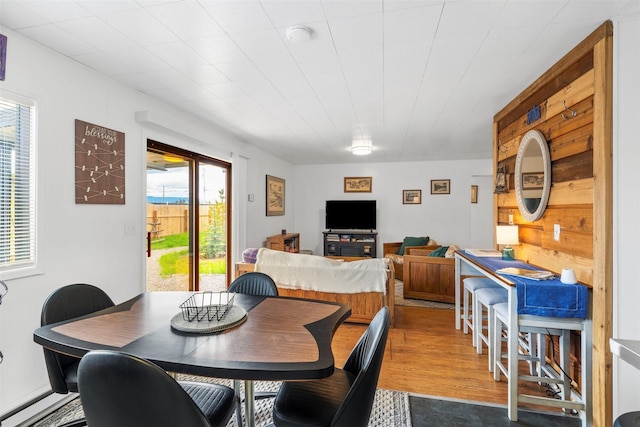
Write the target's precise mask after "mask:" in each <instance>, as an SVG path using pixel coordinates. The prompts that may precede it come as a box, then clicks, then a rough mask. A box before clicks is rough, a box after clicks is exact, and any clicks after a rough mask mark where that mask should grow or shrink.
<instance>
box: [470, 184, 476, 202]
mask: <svg viewBox="0 0 640 427" xmlns="http://www.w3.org/2000/svg"><path fill="white" fill-rule="evenodd" d="M471 203H478V186H477V185H472V186H471Z"/></svg>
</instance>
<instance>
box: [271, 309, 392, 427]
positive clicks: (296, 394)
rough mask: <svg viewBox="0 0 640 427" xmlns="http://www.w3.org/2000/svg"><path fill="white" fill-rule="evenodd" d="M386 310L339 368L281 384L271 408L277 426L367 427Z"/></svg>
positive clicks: (384, 335) (386, 330) (383, 342)
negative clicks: (317, 376) (328, 373)
mask: <svg viewBox="0 0 640 427" xmlns="http://www.w3.org/2000/svg"><path fill="white" fill-rule="evenodd" d="M388 333H389V307H383V308H381V309H380V310H379V311H378V313H377V314H376V315H375V317H374V318H373V320H372V321H371V323H370V324H369V326H368V327H367V329H366V331H365V332H364V333H363V334H362V336H361V337H360V340H359V341H358V343H357V344H356V346H355V347H354V348H353V350H352V351H351V353H350V354H349V357H348V358H347V361H346V362H345V364H344V366H343V368H342V369H338V368H336V369H335V370H334V373H333V374H332V375H331V376H330V377H328V378H323V379H319V380H312V381H295V382H284V383H283V384H282V386H281V387H280V390H279V391H278V395H277V396H276V399H275V402H274V405H273V423H274V424H275V425H276V427H302V426H340V427H359V426H361V427H366V426H367V425H368V423H369V417H370V416H371V408H372V407H373V400H374V398H375V393H376V388H377V386H378V378H379V376H380V368H381V366H382V359H383V357H384V348H385V345H386V342H387V335H388Z"/></svg>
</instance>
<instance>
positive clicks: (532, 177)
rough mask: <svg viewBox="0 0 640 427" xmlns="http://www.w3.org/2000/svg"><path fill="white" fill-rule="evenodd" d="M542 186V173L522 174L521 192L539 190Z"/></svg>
mask: <svg viewBox="0 0 640 427" xmlns="http://www.w3.org/2000/svg"><path fill="white" fill-rule="evenodd" d="M543 186H544V172H527V173H523V174H522V189H523V190H540V189H542V187H543Z"/></svg>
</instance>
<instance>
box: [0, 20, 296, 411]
mask: <svg viewBox="0 0 640 427" xmlns="http://www.w3.org/2000/svg"><path fill="white" fill-rule="evenodd" d="M0 32H1V33H2V34H5V35H7V36H8V53H7V73H6V80H5V81H4V82H0V91H1V92H2V93H6V92H12V93H15V94H19V95H21V96H24V97H28V98H31V99H33V100H34V101H35V102H36V108H37V138H38V147H37V151H38V159H37V162H38V163H37V174H38V189H37V192H38V199H37V210H38V212H37V214H38V224H37V248H38V253H37V257H38V268H39V271H38V272H37V274H35V275H32V276H29V277H17V276H16V275H9V274H7V273H6V272H5V273H2V274H0V278H2V279H3V280H5V281H7V284H8V286H9V288H10V291H9V293H8V295H7V296H6V298H5V299H4V301H3V304H2V306H0V349H1V350H2V352H3V353H4V361H3V362H2V364H0V414H2V413H5V412H7V411H10V410H11V409H13V408H15V407H17V406H19V405H21V404H22V403H24V402H26V401H28V400H29V399H31V398H33V397H36V396H38V395H39V394H40V393H42V392H44V391H46V390H48V389H49V388H50V387H49V383H48V378H47V375H46V370H45V366H44V360H43V357H42V349H41V348H40V346H38V345H36V344H35V343H34V342H33V338H32V337H33V331H34V330H35V329H36V328H37V327H39V326H40V325H39V323H40V309H41V307H42V303H43V301H44V299H45V298H46V297H47V295H49V294H50V293H51V292H52V291H53V290H54V289H55V288H57V287H60V286H62V285H65V284H68V283H74V282H86V283H93V284H96V285H98V286H100V287H102V288H103V289H104V290H105V291H106V292H107V293H108V294H109V295H110V296H111V297H112V298H113V299H114V301H116V302H121V301H124V300H126V299H128V298H130V297H132V296H134V295H136V294H138V293H139V292H140V291H142V290H143V289H144V280H145V277H144V274H145V272H144V268H143V267H144V265H145V262H146V261H145V257H144V249H145V235H146V224H145V209H144V208H145V185H146V182H145V153H146V140H147V138H152V139H155V140H158V141H160V142H165V143H168V144H172V145H175V146H179V147H183V148H187V149H191V150H193V151H197V152H200V153H202V154H206V155H211V156H214V157H219V158H223V159H225V160H231V161H233V162H234V164H235V163H236V162H237V163H238V164H242V163H243V161H242V159H245V158H249V159H252V158H253V159H260V160H259V161H252V160H249V161H252V162H253V163H254V164H257V165H258V166H259V167H258V168H257V169H258V170H266V171H268V172H269V173H270V172H271V170H272V168H270V167H268V164H269V162H272V161H273V162H274V164H276V166H277V168H276V170H275V171H274V172H273V173H274V174H276V173H277V174H280V175H283V176H286V177H289V176H290V175H291V173H290V171H291V170H292V168H291V166H290V165H288V164H287V163H285V162H282V161H277V160H274V159H273V158H270V157H269V156H267V155H266V154H264V153H262V152H261V151H260V150H257V149H255V148H253V147H251V146H249V145H247V144H246V143H244V142H242V141H240V140H238V139H237V138H235V137H233V136H232V135H230V134H228V133H226V132H224V131H222V130H220V129H218V128H216V127H214V126H212V125H210V124H205V123H204V122H202V121H199V120H197V119H195V118H193V117H190V116H188V115H186V114H183V113H181V112H179V111H176V110H173V109H171V108H168V107H167V106H166V105H164V104H163V103H161V102H159V101H156V100H153V99H151V98H149V97H147V96H144V95H142V94H141V93H139V92H137V91H134V90H131V89H129V88H126V87H124V86H122V85H120V84H119V83H117V82H114V81H112V80H110V79H107V78H105V77H103V76H101V75H99V74H97V73H95V72H93V71H92V70H90V69H88V68H86V67H83V66H80V65H79V64H77V63H76V62H74V61H70V60H68V59H66V58H63V57H62V56H60V55H59V54H57V53H55V52H53V51H50V50H47V49H44V48H42V47H41V46H40V45H37V44H34V43H33V42H31V41H29V40H26V39H24V38H23V37H22V36H20V35H19V34H17V33H14V32H12V31H10V30H8V29H5V28H1V27H0ZM138 111H146V112H148V114H147V117H148V118H150V119H149V120H146V121H144V122H137V121H136V118H135V116H136V112H138ZM75 119H81V120H84V121H87V122H90V123H95V124H98V125H101V126H105V127H107V128H111V129H115V130H118V131H121V132H124V133H125V151H126V159H125V162H126V165H125V168H126V169H125V173H126V204H125V205H76V204H75V184H74V182H75V179H74V166H75V154H74V147H75V143H74V141H75V138H74V120H75ZM245 166H246V165H245ZM238 169H239V170H240V171H241V172H240V173H242V171H244V173H246V169H247V168H246V167H244V168H242V167H239V168H238ZM246 181H247V178H246V176H238V173H237V172H236V170H235V168H234V182H236V183H238V182H246ZM253 185H254V182H253V180H252V182H251V183H250V184H249V188H251V189H252V191H254V189H253ZM255 185H256V189H255V192H256V194H262V193H263V191H259V190H258V188H259V189H260V190H262V189H263V188H264V184H261V185H258V183H255ZM238 187H239V188H240V189H242V185H238ZM234 188H235V187H234ZM240 199H246V196H245V195H242V197H240V195H239V194H238V193H237V192H236V191H235V190H234V201H235V202H238V203H237V204H236V205H234V215H237V216H238V217H239V218H241V220H242V221H245V220H247V216H246V214H243V215H240V211H242V210H243V209H245V206H244V205H243V204H241V203H239V200H240ZM250 215H251V216H253V215H256V216H258V217H262V215H259V214H258V213H257V212H255V213H254V212H251V214H250ZM290 218H291V216H290V217H289V218H288V220H290V221H291V224H292V223H293V222H292V219H290ZM236 222H238V223H237V224H234V226H236V227H237V228H239V229H246V228H247V227H246V224H243V223H239V221H236ZM256 222H258V221H256ZM131 224H133V225H134V227H135V234H134V235H125V232H124V228H125V225H131ZM284 225H288V224H284ZM277 228H278V230H279V229H280V224H278V226H277ZM252 231H255V230H252ZM260 234H263V233H260ZM235 244H236V246H238V247H244V246H245V245H246V243H245V242H244V241H241V242H236V243H235Z"/></svg>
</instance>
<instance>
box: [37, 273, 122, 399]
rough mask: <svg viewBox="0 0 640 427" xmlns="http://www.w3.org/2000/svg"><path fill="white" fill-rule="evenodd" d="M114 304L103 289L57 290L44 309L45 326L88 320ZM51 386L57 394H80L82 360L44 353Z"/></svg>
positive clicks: (84, 286) (78, 286) (72, 287)
mask: <svg viewBox="0 0 640 427" xmlns="http://www.w3.org/2000/svg"><path fill="white" fill-rule="evenodd" d="M113 306H114V303H113V301H112V300H111V298H109V295H107V294H106V293H105V292H104V291H103V290H102V289H100V288H98V287H95V286H93V285H87V284H73V285H67V286H63V287H62V288H59V289H56V290H55V291H53V292H52V293H51V295H49V297H47V299H46V301H45V302H44V304H43V306H42V313H41V316H40V324H41V326H46V325H50V324H52V323H56V322H62V321H63V320H69V319H73V318H75V317H80V316H84V315H87V314H90V313H94V312H96V311H100V310H102V309H105V308H108V307H113ZM44 360H45V363H46V366H47V374H48V375H49V382H50V383H51V388H52V390H53V391H54V392H56V393H60V394H67V393H69V392H77V391H78V379H77V368H78V363H79V359H78V358H76V357H71V356H67V355H64V354H61V353H56V352H54V351H51V350H47V349H46V348H45V349H44Z"/></svg>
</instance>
